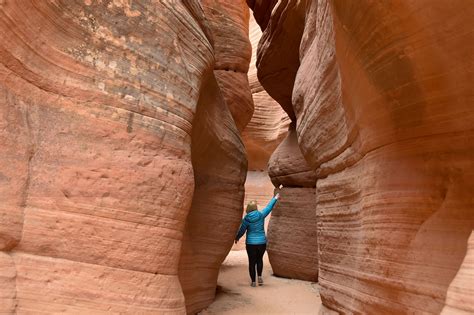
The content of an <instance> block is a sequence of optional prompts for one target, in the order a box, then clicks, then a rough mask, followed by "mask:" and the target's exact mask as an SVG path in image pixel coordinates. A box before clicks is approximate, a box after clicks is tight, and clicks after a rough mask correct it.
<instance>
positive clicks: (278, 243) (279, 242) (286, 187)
mask: <svg viewBox="0 0 474 315" xmlns="http://www.w3.org/2000/svg"><path fill="white" fill-rule="evenodd" d="M268 173H269V176H270V178H271V181H272V183H273V185H275V187H279V186H280V185H283V188H282V189H281V192H280V200H279V202H278V203H277V205H276V206H275V209H274V210H273V211H272V217H271V220H270V223H269V225H268V248H267V249H268V258H269V259H270V264H271V265H272V269H273V272H274V273H275V274H276V275H278V276H281V277H287V278H296V279H302V280H308V281H317V279H318V241H317V234H316V231H317V229H316V227H317V221H316V211H315V206H316V196H315V190H316V188H315V186H316V174H315V173H314V171H313V170H312V169H311V168H309V166H308V165H307V164H306V161H305V160H304V158H303V155H302V154H301V151H300V148H299V146H298V141H297V140H296V131H295V129H294V125H293V124H292V126H291V128H290V130H289V133H288V136H287V137H286V139H285V140H283V142H282V143H281V144H280V145H279V146H278V148H277V149H276V151H275V152H274V153H273V154H272V156H271V158H270V162H269V164H268Z"/></svg>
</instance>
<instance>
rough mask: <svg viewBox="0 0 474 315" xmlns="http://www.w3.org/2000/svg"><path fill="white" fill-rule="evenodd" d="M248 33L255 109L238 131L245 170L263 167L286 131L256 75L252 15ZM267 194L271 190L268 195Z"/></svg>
mask: <svg viewBox="0 0 474 315" xmlns="http://www.w3.org/2000/svg"><path fill="white" fill-rule="evenodd" d="M249 32H250V33H249V37H250V42H251V44H252V59H251V61H250V68H249V72H248V78H249V84H250V89H251V91H252V98H253V102H254V106H255V110H254V113H253V116H252V119H251V120H250V122H249V123H248V125H247V126H246V127H245V129H244V132H243V133H242V139H243V141H244V144H245V149H246V151H247V157H248V161H249V170H253V171H266V170H267V164H268V160H269V159H270V155H271V154H272V152H273V151H274V150H275V149H276V147H277V146H278V144H280V142H281V141H282V140H283V139H284V138H285V136H286V134H287V132H288V126H289V123H290V119H289V117H288V115H287V114H286V113H285V112H284V111H283V110H282V108H281V107H280V105H279V104H278V103H277V102H276V101H275V100H274V99H273V98H272V97H271V96H270V95H268V93H267V92H266V91H265V90H264V89H263V87H262V85H261V84H260V82H259V81H258V78H257V67H256V65H255V63H256V60H257V45H258V42H259V40H260V37H261V36H262V32H261V31H260V27H259V26H258V25H257V23H256V22H255V19H254V18H253V16H251V18H250V26H249ZM268 197H269V198H270V197H271V194H270V195H269V196H268Z"/></svg>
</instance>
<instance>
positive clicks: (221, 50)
mask: <svg viewBox="0 0 474 315" xmlns="http://www.w3.org/2000/svg"><path fill="white" fill-rule="evenodd" d="M202 4H203V9H204V15H205V17H206V18H207V21H208V25H209V32H210V34H211V35H212V36H213V41H214V51H215V55H216V63H215V65H214V70H213V74H214V75H210V76H209V78H208V79H207V81H206V83H205V84H204V86H203V87H202V89H201V95H200V98H199V102H198V110H197V113H196V117H195V120H194V122H193V131H192V162H193V169H194V180H195V185H196V188H195V191H194V197H193V202H192V206H191V209H190V212H189V216H188V218H187V222H186V228H185V234H184V241H183V248H182V251H181V259H180V264H179V278H180V281H181V285H182V287H183V292H184V296H185V300H186V309H187V312H188V313H190V314H194V313H197V312H198V311H200V310H202V309H203V308H205V307H207V306H208V305H209V304H210V303H212V301H213V300H214V297H215V293H216V285H217V276H218V273H219V268H220V265H221V263H222V262H223V261H224V259H225V257H226V256H227V253H228V252H229V251H230V249H231V247H232V244H233V240H234V237H235V231H236V230H237V229H238V226H239V223H240V219H241V217H242V203H243V198H244V183H245V179H246V174H247V159H246V156H245V149H244V146H243V143H242V141H241V139H240V133H239V131H241V130H243V129H244V128H245V126H246V125H247V123H248V122H249V120H250V117H251V116H252V113H253V101H252V95H251V92H250V88H249V83H248V79H247V71H248V67H249V62H250V54H251V51H250V49H251V47H250V42H249V39H248V19H249V10H248V8H247V6H246V4H245V2H244V1H235V0H232V1H229V0H205V1H202ZM214 76H215V78H216V79H214Z"/></svg>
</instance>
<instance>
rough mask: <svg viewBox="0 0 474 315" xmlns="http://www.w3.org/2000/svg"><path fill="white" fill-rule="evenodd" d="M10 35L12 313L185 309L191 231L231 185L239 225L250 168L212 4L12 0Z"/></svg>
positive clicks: (3, 163) (8, 293)
mask: <svg viewBox="0 0 474 315" xmlns="http://www.w3.org/2000/svg"><path fill="white" fill-rule="evenodd" d="M242 8H243V6H242ZM244 14H245V13H244ZM247 14H248V13H247ZM242 23H243V24H245V22H242ZM0 32H1V33H2V38H1V40H0V124H1V128H0V146H1V147H2V151H1V153H0V283H1V285H0V309H1V311H2V312H6V313H16V312H18V313H28V312H29V313H36V312H38V311H39V310H41V311H42V312H46V313H59V312H61V313H94V314H100V313H110V312H112V313H140V314H146V313H149V314H157V313H160V314H165V313H174V314H176V313H184V312H185V297H184V295H183V292H182V288H181V284H180V281H179V280H181V281H183V283H185V284H187V283H188V282H187V281H189V282H192V280H190V279H189V278H187V277H184V280H183V277H181V278H180V279H179V280H178V262H179V260H180V256H182V253H181V243H182V239H183V233H184V232H185V224H187V225H188V231H189V233H190V234H191V235H194V234H193V233H194V232H195V231H197V230H199V229H200V228H202V226H198V225H192V224H191V225H192V226H191V227H189V224H190V222H192V221H193V220H194V218H196V217H199V215H198V212H196V211H197V210H196V209H209V206H208V203H206V202H209V200H210V199H206V197H209V194H211V193H213V192H215V190H216V188H217V187H218V188H219V189H223V190H227V191H228V190H232V192H233V194H232V196H230V197H229V196H228V194H227V195H226V194H225V193H221V194H218V195H217V193H216V196H215V198H217V199H213V204H214V205H215V206H216V208H214V209H211V210H214V214H216V217H218V218H219V222H221V223H222V222H224V223H223V225H224V226H226V227H225V230H226V231H227V230H229V231H230V230H231V228H233V227H234V228H237V227H236V225H238V222H239V219H240V210H241V204H242V199H243V181H244V179H245V171H246V165H245V156H244V151H243V146H242V143H241V141H240V139H239V135H238V132H237V128H236V127H235V125H234V121H233V119H232V118H231V116H230V112H229V110H228V108H227V106H226V102H225V101H224V99H223V98H222V95H223V94H224V96H226V93H227V94H231V92H229V91H224V92H223V93H222V92H221V91H220V89H219V87H218V86H217V83H216V79H215V75H214V74H213V69H214V64H215V59H214V51H216V52H218V53H216V54H217V55H219V56H220V55H221V53H220V46H219V41H218V40H216V41H214V42H215V43H216V44H215V47H216V48H215V50H214V48H213V46H212V43H213V40H212V38H211V36H213V35H214V34H213V32H211V28H210V27H208V23H207V21H206V19H205V14H204V12H203V11H202V9H201V5H200V3H199V2H197V1H192V0H186V1H172V2H168V1H159V2H158V1H157V2H153V3H150V2H148V1H139V0H137V1H133V2H132V1H95V0H84V1H79V0H72V1H69V0H68V1H65V0H58V1H33V0H25V1H9V0H7V1H0ZM232 36H233V35H229V37H230V38H231V37H232ZM247 42H248V40H247ZM239 49H240V48H239ZM248 51H250V50H248ZM247 55H248V57H245V56H244V57H243V59H245V60H249V59H250V53H248V54H247ZM242 69H243V70H245V66H243V68H242ZM236 80H237V79H236ZM242 82H244V83H242V84H241V85H240V86H239V88H241V87H246V89H243V90H242V93H247V95H250V92H249V90H248V86H246V85H245V80H243V81H242ZM223 89H224V90H225V89H226V88H225V87H224V88H223ZM237 94H238V93H237ZM248 98H249V97H247V99H248ZM198 100H199V104H198ZM229 103H230V101H229ZM196 111H197V113H196ZM211 117H212V119H211ZM242 117H245V115H242ZM235 118H236V120H237V121H239V119H240V118H241V116H239V115H235ZM242 120H243V121H245V119H243V118H242ZM216 142H218V144H216ZM191 143H192V144H191ZM191 147H193V148H192V150H191ZM216 148H220V151H219V150H217V149H216ZM209 151H213V152H215V156H213V157H212V158H211V159H209V160H208V161H207V160H206V159H204V158H203V156H200V154H206V155H208V153H209ZM223 152H224V153H223ZM191 155H192V156H191ZM221 159H222V160H221ZM209 162H213V164H212V165H209V164H207V163H209ZM219 162H221V163H226V165H225V167H224V166H223V167H221V168H220V170H219V171H216V169H215V167H218V166H219V165H220V164H219ZM221 166H222V165H221ZM193 168H194V170H193ZM193 173H194V174H195V177H194V176H193ZM210 181H214V182H212V183H211V182H210ZM195 184H196V194H195V198H194V199H193V197H192V196H193V191H194V187H195ZM223 190H219V193H220V192H222V191H223ZM219 202H221V203H224V204H225V206H224V207H220V204H219ZM191 203H192V212H191V214H190V221H189V220H188V222H186V218H187V216H188V211H189V209H190V207H191ZM216 209H218V210H216ZM206 215H208V214H206ZM223 228H224V227H223ZM188 231H186V232H188ZM207 232H208V231H204V232H203V233H201V235H203V236H204V237H206V236H207V237H208V238H209V240H206V241H208V243H207V244H210V243H212V242H213V241H215V238H214V237H215V235H214V234H212V233H209V234H206V233H207ZM211 232H215V231H211ZM186 237H188V234H187V235H186ZM233 237H234V235H233V233H230V232H227V234H226V235H222V234H221V235H219V239H218V244H216V245H215V246H214V247H209V248H212V250H213V251H215V253H214V256H212V257H213V258H212V261H206V262H205V263H206V264H209V267H210V268H218V266H219V259H220V258H219V257H222V259H223V256H225V254H226V251H228V250H229V249H230V246H231V243H232V239H233ZM197 241H201V239H198V240H197ZM186 246H190V244H189V243H186ZM191 246H192V244H191ZM196 257H199V256H196ZM195 261H196V262H197V263H198V264H200V263H201V260H200V259H198V258H196V259H195ZM212 274H213V273H212V272H210V273H209V275H211V276H210V277H209V279H207V280H206V283H205V286H209V287H212V286H215V281H214V282H213V279H212ZM189 277H192V275H189ZM186 293H187V292H186ZM206 294H207V291H206ZM187 298H188V297H187V296H186V299H187ZM203 299H204V300H207V299H208V296H207V295H206V296H205V297H203Z"/></svg>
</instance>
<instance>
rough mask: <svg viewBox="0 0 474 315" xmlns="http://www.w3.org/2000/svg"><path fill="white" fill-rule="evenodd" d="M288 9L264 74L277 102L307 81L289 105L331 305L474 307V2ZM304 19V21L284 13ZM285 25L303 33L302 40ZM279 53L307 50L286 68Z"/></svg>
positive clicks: (277, 11) (266, 48) (270, 27)
mask: <svg viewBox="0 0 474 315" xmlns="http://www.w3.org/2000/svg"><path fill="white" fill-rule="evenodd" d="M250 2H253V1H250ZM255 2H258V1H255ZM305 2H306V3H305ZM277 5H279V7H275V8H274V9H273V11H272V12H273V14H272V17H271V18H269V21H268V23H267V26H266V29H265V30H264V36H263V37H262V42H261V43H260V45H259V52H258V55H259V58H260V59H261V61H260V62H257V66H258V67H259V78H261V79H263V80H262V85H263V86H264V87H265V89H266V90H267V91H269V94H270V95H272V93H271V91H274V90H280V91H283V90H281V84H282V82H287V83H291V82H290V81H291V80H289V79H290V78H291V76H290V75H287V73H292V72H295V73H296V76H295V78H294V84H291V90H292V95H291V102H288V95H287V92H285V93H284V94H282V95H280V97H277V99H278V101H279V102H280V104H281V105H282V107H283V108H285V110H286V111H287V112H289V113H291V110H290V109H289V108H288V107H289V104H291V105H292V110H293V112H294V115H295V118H296V120H297V122H298V123H297V134H298V142H299V145H300V148H301V151H302V153H303V155H304V157H305V159H306V160H307V161H308V162H309V165H310V167H311V168H312V169H313V170H314V171H315V172H316V174H317V186H316V200H317V205H316V209H317V221H318V243H319V253H320V257H319V282H320V285H321V297H322V300H323V304H324V305H325V307H327V308H328V309H332V310H336V311H339V312H343V313H359V312H362V313H373V314H380V313H390V314H403V313H421V312H428V313H439V312H441V311H442V310H443V309H444V311H445V312H464V313H470V312H473V311H474V304H473V303H472V299H470V298H466V297H468V296H470V294H471V295H472V281H470V280H472V277H471V276H470V274H471V273H472V268H473V267H472V264H471V263H469V261H470V258H469V257H470V256H472V255H470V253H471V251H467V250H468V246H469V247H472V246H471V245H472V238H471V240H468V239H469V235H471V233H472V231H473V229H474V212H473V208H474V201H473V199H472V196H473V193H474V191H473V189H474V186H473V185H472V184H471V180H470V178H472V177H473V175H474V163H473V160H474V131H473V129H472V126H473V125H474V110H473V107H472V103H473V98H472V80H473V72H474V71H473V70H474V69H473V63H472V61H471V59H472V57H471V56H472V51H473V46H472V43H473V42H474V38H473V33H472V32H469V31H468V30H469V29H470V25H471V24H472V18H473V16H474V11H473V10H474V7H472V6H466V5H465V4H464V2H462V1H459V2H449V3H448V2H445V1H428V0H426V1H415V2H412V1H383V2H373V1H357V2H348V1H339V0H334V1H328V0H319V1H291V0H290V1H280V2H279V3H278V4H277ZM301 10H303V12H301ZM292 11H294V12H292ZM421 12H423V13H421ZM254 14H255V15H256V16H259V17H264V16H266V14H265V13H262V12H254ZM292 15H299V16H301V15H302V16H303V18H300V19H298V20H296V19H291V20H290V21H287V20H288V18H284V17H290V16H292ZM290 22H291V23H290ZM293 23H296V25H293ZM275 24H278V25H275ZM263 25H264V26H263V27H265V23H264V24H263ZM276 29H279V30H280V31H279V32H277V33H276V35H278V34H283V33H287V34H288V33H291V34H293V35H294V36H296V35H298V34H301V38H300V39H301V42H300V45H286V43H285V42H284V41H282V40H281V39H279V37H278V36H276V35H275V30H276ZM301 29H303V32H301V31H300V30H301ZM293 30H294V31H293ZM266 33H267V34H266ZM296 40H297V39H294V41H296ZM282 46H283V47H282ZM281 51H283V52H284V53H283V54H282V53H281ZM278 54H282V55H283V57H281V58H282V59H288V58H289V57H288V56H294V55H297V56H299V59H298V61H299V67H298V65H297V64H296V63H291V66H292V69H289V70H286V72H281V74H279V73H280V72H279V71H280V68H279V66H278V65H279V64H278V63H276V66H275V67H273V66H272V65H273V63H272V62H267V63H266V60H268V58H280V57H278ZM281 62H283V60H281ZM260 67H261V69H260ZM260 71H262V73H260ZM282 201H283V200H282ZM467 244H469V245H467ZM468 270H470V271H468Z"/></svg>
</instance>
